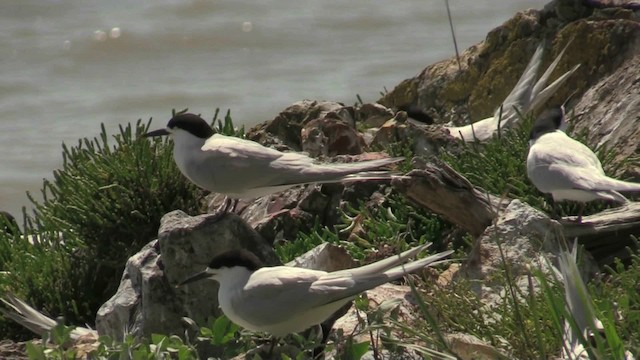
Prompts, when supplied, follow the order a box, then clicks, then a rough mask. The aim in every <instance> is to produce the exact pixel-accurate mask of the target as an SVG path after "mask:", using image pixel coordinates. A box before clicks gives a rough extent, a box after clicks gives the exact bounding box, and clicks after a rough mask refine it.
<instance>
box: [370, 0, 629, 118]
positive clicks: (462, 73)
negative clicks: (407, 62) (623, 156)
mask: <svg viewBox="0 0 640 360" xmlns="http://www.w3.org/2000/svg"><path fill="white" fill-rule="evenodd" d="M637 36H638V16H637V15H635V14H634V13H633V12H632V11H631V10H625V9H622V8H616V9H614V10H611V9H604V10H596V9H594V8H593V7H591V6H589V5H588V4H587V3H586V2H581V1H574V0H555V1H552V2H551V3H549V4H547V6H545V7H544V9H543V10H527V11H524V12H520V13H517V14H516V15H514V17H513V18H511V19H510V20H508V21H506V22H505V23H504V24H503V25H501V26H499V27H497V28H495V29H493V30H492V31H491V32H489V34H488V35H487V37H486V39H485V40H484V41H483V42H481V43H479V44H477V45H474V46H471V47H470V48H468V49H467V50H465V51H464V52H463V53H462V54H461V56H460V61H461V67H462V68H461V69H460V68H459V67H458V63H457V61H456V59H455V58H454V57H452V58H450V59H447V60H444V61H440V62H438V63H435V64H433V65H430V66H428V67H426V68H425V69H424V70H423V71H422V72H421V73H420V74H419V75H418V76H416V77H415V78H412V79H407V80H405V81H402V82H401V83H400V84H398V85H397V86H396V88H394V89H393V90H392V91H391V92H389V93H388V94H386V95H385V96H383V97H382V98H381V99H380V100H379V101H378V102H379V103H381V104H382V105H384V106H387V107H400V106H408V105H410V104H414V105H418V106H419V107H420V108H422V109H423V111H424V112H425V113H427V114H429V115H430V116H432V117H433V118H434V121H435V122H437V123H446V122H452V123H453V124H454V125H464V124H467V123H469V119H473V120H474V121H477V120H480V119H483V118H486V117H488V116H492V115H493V112H494V111H495V109H497V108H498V107H499V105H500V103H501V102H502V101H503V100H504V98H505V97H506V95H507V94H508V93H509V92H510V91H511V89H512V88H513V86H514V85H515V83H516V82H517V81H518V78H519V77H520V74H521V73H522V70H523V69H524V67H525V65H526V64H527V62H528V60H529V58H530V56H531V54H533V52H534V50H535V48H536V46H537V45H538V44H539V43H540V41H542V40H543V39H550V40H549V41H548V45H547V46H546V47H547V51H546V53H545V56H544V60H543V63H542V65H541V68H542V69H545V68H547V66H548V65H549V63H550V62H551V61H552V59H554V58H555V57H556V56H557V55H558V53H559V52H560V50H561V49H562V47H563V46H564V44H566V43H567V41H568V40H569V39H571V38H574V41H573V42H572V43H571V45H570V46H569V48H568V49H567V54H570V56H565V57H564V58H563V59H562V60H561V61H560V63H559V64H558V67H557V68H556V70H555V74H563V73H564V72H566V71H568V70H569V69H570V68H572V67H573V66H574V65H575V64H576V63H580V64H582V66H581V67H580V69H578V71H577V72H576V73H575V74H574V75H573V76H571V78H570V79H569V80H568V82H567V84H566V85H565V86H563V87H562V88H561V89H560V90H559V91H558V93H557V94H556V95H555V96H554V97H552V98H551V99H550V100H549V101H548V103H547V105H548V106H556V105H560V104H561V103H562V102H563V101H564V100H565V99H566V98H567V97H568V95H569V94H570V93H572V92H573V91H574V90H575V91H577V95H578V97H579V96H580V95H582V94H583V93H584V92H585V91H586V90H587V89H588V88H589V87H591V86H592V85H594V84H596V83H597V82H598V81H599V80H600V79H601V78H603V77H605V76H607V75H608V74H609V73H610V72H611V71H613V70H614V69H616V68H617V67H618V66H619V64H620V62H621V59H624V58H625V56H626V53H627V52H628V51H629V49H632V48H634V46H635V45H634V42H633V41H629V39H634V38H637ZM557 76H558V75H552V76H551V79H552V80H553V79H555V78H556V77H557Z"/></svg>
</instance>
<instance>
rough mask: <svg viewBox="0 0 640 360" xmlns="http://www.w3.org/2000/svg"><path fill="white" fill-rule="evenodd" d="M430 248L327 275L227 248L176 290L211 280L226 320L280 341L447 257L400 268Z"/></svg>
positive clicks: (419, 248)
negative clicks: (365, 294)
mask: <svg viewBox="0 0 640 360" xmlns="http://www.w3.org/2000/svg"><path fill="white" fill-rule="evenodd" d="M429 245H430V244H426V245H422V246H417V247H415V248H413V249H410V250H407V251H405V252H403V253H401V254H400V255H395V256H392V257H389V258H386V259H384V260H380V261H378V262H375V263H372V264H369V265H365V266H362V267H359V268H353V269H347V270H341V271H336V272H330V273H328V272H325V271H320V270H311V269H304V268H297V267H290V266H274V267H262V264H261V262H260V260H259V259H258V258H257V257H256V256H255V255H253V254H252V253H250V252H248V251H246V250H231V251H228V252H225V253H222V254H221V255H218V256H216V257H215V258H214V259H213V260H211V263H210V264H209V266H208V267H207V268H206V269H205V270H204V271H202V272H199V273H197V274H194V275H193V276H191V277H189V278H187V279H186V280H184V281H182V282H181V283H180V284H178V285H177V286H183V285H185V284H188V283H191V282H194V281H198V280H202V279H213V280H215V281H217V282H218V283H219V284H220V288H219V290H218V303H219V304H220V308H221V309H222V312H223V313H224V314H225V315H226V316H227V317H228V318H229V320H231V321H233V322H234V323H236V324H238V325H240V326H242V327H244V328H246V329H249V330H252V331H264V332H267V333H270V334H271V335H273V336H276V337H282V336H285V335H287V334H290V333H295V332H301V331H304V330H306V329H308V328H309V327H311V326H313V325H317V324H320V323H321V322H323V321H325V320H326V319H327V318H328V317H329V316H331V315H332V314H333V313H334V312H336V311H337V310H338V309H340V308H341V307H342V306H343V305H345V304H346V303H348V302H349V301H351V300H352V299H353V298H355V297H356V296H357V295H358V294H360V293H362V292H364V291H366V290H369V289H372V288H374V287H376V286H379V285H382V284H384V283H387V282H390V281H394V280H397V279H400V278H401V277H403V276H404V275H405V274H408V273H412V272H415V271H417V270H420V269H422V268H424V267H426V266H428V265H433V264H434V263H436V262H437V261H438V260H441V259H443V258H445V257H447V256H449V255H450V254H451V253H452V251H445V252H441V253H438V254H435V255H431V256H429V257H426V258H424V259H420V260H415V261H412V262H409V263H405V264H404V265H402V263H403V262H405V261H406V260H407V259H408V258H411V257H414V256H415V255H417V254H418V253H420V252H421V251H423V250H425V249H426V248H427V247H428V246H429Z"/></svg>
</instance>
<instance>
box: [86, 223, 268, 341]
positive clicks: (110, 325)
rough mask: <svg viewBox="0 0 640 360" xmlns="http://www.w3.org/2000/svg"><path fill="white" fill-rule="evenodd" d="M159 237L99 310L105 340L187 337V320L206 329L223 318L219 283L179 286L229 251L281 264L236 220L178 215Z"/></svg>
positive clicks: (130, 263)
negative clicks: (210, 322)
mask: <svg viewBox="0 0 640 360" xmlns="http://www.w3.org/2000/svg"><path fill="white" fill-rule="evenodd" d="M158 233H159V235H158V240H154V241H152V242H150V243H149V244H148V245H146V246H145V247H144V248H143V249H142V250H141V251H140V252H139V253H137V254H136V255H134V256H133V257H131V258H130V259H129V261H127V265H126V267H125V271H124V274H123V277H122V281H121V283H120V287H119V288H118V291H117V293H116V294H115V295H114V296H113V297H112V298H111V299H109V300H108V301H107V302H106V303H105V304H104V305H103V306H102V307H101V308H100V309H99V310H98V315H97V318H96V328H97V330H98V332H99V333H100V334H101V335H109V336H111V337H113V338H115V339H121V338H122V335H123V331H122V330H123V329H128V332H129V333H132V334H134V335H136V336H150V335H151V334H153V333H161V334H183V329H182V326H181V318H182V317H183V316H185V315H187V316H189V317H190V318H192V319H194V320H195V321H196V323H198V324H205V323H206V320H207V318H209V317H210V316H218V315H220V311H219V309H218V303H217V285H216V284H215V282H210V281H202V282H199V283H195V284H193V285H192V286H189V287H188V289H187V288H184V289H183V288H180V289H175V288H174V286H175V285H176V284H177V283H178V282H180V281H182V280H184V279H185V278H186V277H187V276H189V275H191V274H193V273H196V272H198V271H202V270H203V269H204V268H205V267H206V266H207V264H208V263H209V261H210V260H211V259H212V258H213V257H214V256H215V255H217V254H219V253H221V252H224V251H226V250H230V249H236V248H244V249H248V250H249V251H252V252H253V253H255V254H256V255H257V256H258V257H259V258H260V259H261V260H263V261H264V262H265V263H266V264H268V265H276V264H279V260H278V258H277V256H276V255H275V253H274V252H273V249H272V248H271V246H269V244H268V243H266V241H265V240H264V239H262V237H260V236H259V235H258V234H257V233H256V232H255V231H254V230H253V229H251V228H250V227H249V226H248V225H247V224H246V223H245V222H244V221H242V220H241V219H240V218H239V217H238V216H236V215H233V214H227V215H225V216H224V217H223V218H221V219H219V220H217V221H215V220H214V219H213V216H212V215H200V216H194V217H191V216H189V215H187V214H185V213H184V212H182V211H173V212H170V213H168V214H166V215H165V216H164V217H163V218H162V221H161V224H160V229H159V231H158ZM193 293H196V294H197V295H194V294H193Z"/></svg>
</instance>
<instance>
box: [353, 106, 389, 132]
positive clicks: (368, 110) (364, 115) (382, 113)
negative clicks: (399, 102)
mask: <svg viewBox="0 0 640 360" xmlns="http://www.w3.org/2000/svg"><path fill="white" fill-rule="evenodd" d="M394 115H395V114H394V112H393V110H391V109H389V108H387V107H385V106H382V105H381V104H376V103H366V104H362V106H360V107H359V108H358V109H357V111H356V116H357V120H358V122H361V123H363V124H364V125H365V127H367V128H370V127H380V126H382V124H384V123H386V122H387V121H389V119H391V118H392V117H394Z"/></svg>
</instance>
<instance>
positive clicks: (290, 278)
mask: <svg viewBox="0 0 640 360" xmlns="http://www.w3.org/2000/svg"><path fill="white" fill-rule="evenodd" d="M325 274H327V273H326V272H324V271H317V270H309V269H302V268H294V267H285V266H278V267H273V268H262V269H260V270H258V271H256V272H255V273H254V274H253V275H252V276H251V278H250V280H249V282H247V284H246V285H245V287H244V288H243V290H242V292H241V293H240V295H239V296H238V297H237V298H236V299H234V301H233V305H232V306H233V308H234V311H236V312H237V313H241V314H243V317H244V318H246V319H247V320H249V321H250V322H251V323H252V324H255V325H259V326H263V325H267V324H274V323H278V322H281V321H282V320H283V319H286V318H289V317H295V316H298V314H301V313H304V312H305V311H307V310H309V309H310V308H313V307H317V306H319V305H322V304H325V303H326V302H325V299H326V297H325V295H324V294H323V293H322V292H318V291H315V290H311V288H312V286H313V283H314V282H315V281H317V280H318V279H319V278H321V277H322V276H324V275H325Z"/></svg>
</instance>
